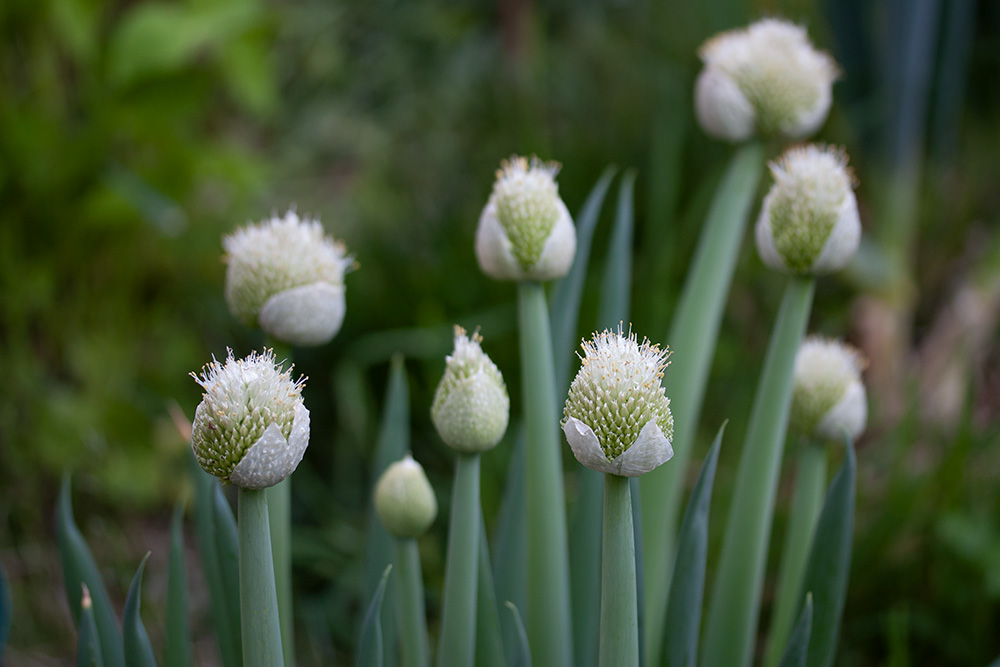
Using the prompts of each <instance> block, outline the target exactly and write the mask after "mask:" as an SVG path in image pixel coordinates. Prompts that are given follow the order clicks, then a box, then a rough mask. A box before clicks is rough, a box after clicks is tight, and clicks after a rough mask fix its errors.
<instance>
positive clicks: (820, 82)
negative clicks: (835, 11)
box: [695, 19, 838, 141]
mask: <svg viewBox="0 0 1000 667" xmlns="http://www.w3.org/2000/svg"><path fill="white" fill-rule="evenodd" d="M699 54H700V56H701V59H702V61H703V62H704V63H705V67H704V69H702V71H701V74H699V75H698V80H697V82H696V83H695V111H696V112H697V116H698V122H699V123H700V124H701V127H702V129H703V130H705V132H707V133H708V134H710V135H712V136H715V137H719V138H720V139H727V140H729V141H743V140H745V139H749V138H750V137H751V136H753V135H754V134H755V133H757V132H759V133H761V134H763V135H765V136H779V137H782V138H785V139H802V138H805V137H807V136H809V135H811V134H812V133H813V132H815V131H816V130H817V129H819V126H820V125H822V124H823V121H824V120H826V116H827V113H829V111H830V103H831V100H832V92H831V89H832V87H833V82H834V80H835V79H836V78H837V75H838V71H837V65H836V63H834V61H833V59H832V58H830V56H828V55H827V54H826V53H823V52H821V51H817V50H816V49H814V48H813V46H812V44H811V43H810V42H809V36H808V35H807V34H806V30H805V28H803V27H802V26H798V25H795V24H794V23H789V22H787V21H782V20H779V19H764V20H762V21H758V22H756V23H753V24H751V25H750V26H749V27H747V28H743V29H740V30H731V31H728V32H724V33H721V34H719V35H716V36H715V37H713V38H712V39H710V40H708V41H707V42H705V44H704V45H702V47H701V49H700V51H699Z"/></svg>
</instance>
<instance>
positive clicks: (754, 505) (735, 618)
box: [701, 277, 816, 667]
mask: <svg viewBox="0 0 1000 667" xmlns="http://www.w3.org/2000/svg"><path fill="white" fill-rule="evenodd" d="M815 285H816V281H815V280H814V279H812V278H797V277H796V278H791V279H790V281H789V283H788V286H787V287H786V288H785V296H784V298H783V299H782V302H781V310H780V311H779V312H778V319H777V322H776V323H775V326H774V331H773V332H772V334H771V342H770V343H769V345H768V348H767V356H766V357H765V359H764V370H763V373H762V374H761V377H760V383H759V384H758V386H757V393H756V395H755V396H754V404H753V409H752V411H751V413H750V422H749V426H748V427H747V434H746V440H745V441H744V443H743V449H742V451H741V454H740V463H739V468H738V470H737V473H736V486H735V490H734V492H733V498H732V501H731V504H730V507H729V516H728V518H727V521H726V532H725V537H724V538H723V542H722V552H721V555H720V557H719V566H718V569H717V571H716V578H715V585H714V587H713V589H712V599H711V604H710V606H709V609H708V623H707V625H706V626H705V635H704V638H703V639H704V641H703V643H702V660H701V665H703V666H704V667H746V666H747V665H749V664H750V659H751V657H752V655H753V643H754V638H755V637H756V636H757V620H758V613H759V607H760V598H761V589H762V588H763V584H764V567H765V565H766V561H767V545H768V540H769V538H770V534H771V519H772V514H773V511H774V497H775V493H776V491H777V486H778V471H779V470H780V468H781V454H782V449H783V446H784V443H785V431H786V430H787V427H788V411H789V408H790V407H791V398H792V376H793V372H794V370H795V355H796V354H797V353H798V349H799V345H800V344H801V342H802V336H803V334H804V333H805V329H806V324H807V322H808V320H809V310H810V308H811V306H812V298H813V292H814V291H815Z"/></svg>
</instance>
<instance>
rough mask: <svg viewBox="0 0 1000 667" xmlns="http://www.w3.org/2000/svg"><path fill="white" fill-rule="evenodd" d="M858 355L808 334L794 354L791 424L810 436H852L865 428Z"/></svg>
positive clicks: (863, 390) (846, 347) (864, 402)
mask: <svg viewBox="0 0 1000 667" xmlns="http://www.w3.org/2000/svg"><path fill="white" fill-rule="evenodd" d="M863 366H864V361H863V359H862V357H861V354H860V353H859V352H858V351H857V350H855V349H854V348H853V347H851V346H849V345H845V344H843V343H841V342H839V341H835V340H827V339H824V338H820V337H818V336H810V337H809V338H806V339H805V340H804V341H803V342H802V347H800V348H799V352H798V355H797V356H796V357H795V379H794V388H793V390H792V408H791V414H790V418H789V422H790V424H791V427H792V428H793V429H794V430H796V431H798V432H799V433H803V434H805V435H809V436H812V437H817V438H823V439H827V440H839V439H840V438H842V437H843V436H844V432H845V431H846V432H847V434H848V435H849V436H850V437H851V439H852V440H854V439H856V438H857V437H858V436H859V435H861V433H862V432H863V431H864V430H865V422H866V421H867V419H868V405H867V402H866V400H865V386H864V384H862V382H861V369H862V367H863Z"/></svg>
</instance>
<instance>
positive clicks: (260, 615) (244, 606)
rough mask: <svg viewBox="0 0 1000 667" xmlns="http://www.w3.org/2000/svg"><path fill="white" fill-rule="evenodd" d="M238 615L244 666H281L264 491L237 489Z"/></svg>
mask: <svg viewBox="0 0 1000 667" xmlns="http://www.w3.org/2000/svg"><path fill="white" fill-rule="evenodd" d="M238 526H239V535H240V618H241V625H242V628H243V665H244V667H276V666H278V667H280V666H281V665H284V658H283V657H282V654H281V629H280V626H279V623H278V598H277V594H276V593H275V590H274V564H273V562H272V560H271V531H270V529H269V527H268V519H267V494H266V493H265V491H264V490H263V489H261V490H254V489H240V495H239V521H238Z"/></svg>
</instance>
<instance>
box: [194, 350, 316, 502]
mask: <svg viewBox="0 0 1000 667" xmlns="http://www.w3.org/2000/svg"><path fill="white" fill-rule="evenodd" d="M291 372H292V371H291V368H289V369H288V370H286V371H282V370H281V367H280V366H278V365H276V364H275V361H274V353H273V352H272V351H271V350H265V351H264V352H263V353H257V352H253V353H251V354H250V356H248V357H247V358H246V359H234V358H233V353H232V350H229V353H228V355H227V357H226V361H225V362H219V361H215V360H214V359H213V360H212V362H211V363H209V364H208V365H207V366H206V367H205V368H204V370H203V371H202V373H201V375H200V376H199V375H195V374H194V373H192V374H191V376H192V377H193V378H194V380H195V382H197V383H198V384H200V385H201V386H202V388H203V389H204V390H205V393H204V396H203V397H202V401H201V403H200V404H199V405H198V409H197V410H196V411H195V415H194V423H193V424H192V427H191V447H192V449H193V450H194V455H195V457H196V458H197V459H198V463H200V464H201V467H202V468H204V469H205V471H206V472H209V473H211V474H213V475H215V476H216V477H218V478H219V479H221V480H223V481H225V482H231V483H233V484H235V485H237V486H239V487H241V488H244V489H263V488H266V487H268V486H273V485H275V484H277V483H278V482H280V481H282V480H283V479H285V478H286V477H288V476H289V475H291V474H292V472H294V471H295V468H296V467H298V465H299V462H300V461H301V460H302V455H303V454H304V453H305V451H306V447H307V446H308V444H309V410H307V409H306V406H305V403H304V402H303V400H302V387H303V386H304V382H305V380H304V378H300V379H298V380H292V377H291Z"/></svg>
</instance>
